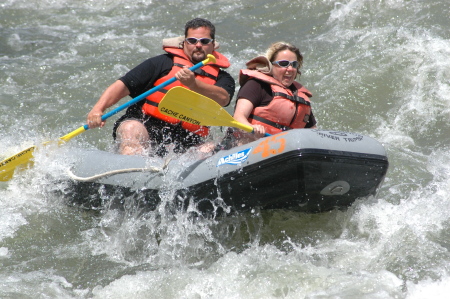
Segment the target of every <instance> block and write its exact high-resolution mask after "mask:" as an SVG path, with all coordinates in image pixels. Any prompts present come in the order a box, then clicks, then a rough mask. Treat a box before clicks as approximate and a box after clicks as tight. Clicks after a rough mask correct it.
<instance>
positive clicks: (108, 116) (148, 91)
mask: <svg viewBox="0 0 450 299" xmlns="http://www.w3.org/2000/svg"><path fill="white" fill-rule="evenodd" d="M204 61H205V60H204ZM204 61H201V62H199V63H197V64H196V65H194V66H192V67H190V68H189V69H190V70H191V71H195V70H196V69H198V68H201V67H202V66H204V65H205V64H206V63H205V62H204ZM175 81H177V78H175V77H172V78H170V79H169V80H167V81H165V82H163V83H161V84H159V85H157V86H155V87H153V88H152V89H150V90H147V91H146V92H144V93H143V94H141V95H139V96H137V97H135V98H133V99H132V100H131V101H128V102H126V103H125V104H122V105H121V106H119V107H117V108H116V109H114V110H111V111H110V112H108V113H105V114H103V115H102V120H103V121H105V120H106V119H108V118H110V117H111V116H113V115H115V114H117V113H118V112H120V111H122V110H123V109H125V108H128V107H130V106H131V105H134V104H136V103H137V102H139V101H141V100H143V99H144V98H146V97H147V96H149V95H151V94H152V93H154V92H156V91H158V90H160V89H161V88H164V87H166V86H167V85H170V84H172V83H173V82H175ZM83 127H84V129H85V130H89V126H88V125H87V124H86V125H84V126H83Z"/></svg>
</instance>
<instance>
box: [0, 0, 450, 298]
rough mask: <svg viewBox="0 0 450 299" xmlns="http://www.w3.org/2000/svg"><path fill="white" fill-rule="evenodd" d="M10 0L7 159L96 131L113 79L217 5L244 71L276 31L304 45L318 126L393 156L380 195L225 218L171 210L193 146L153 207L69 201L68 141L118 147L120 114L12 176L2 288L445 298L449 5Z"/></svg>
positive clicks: (4, 114) (2, 92)
mask: <svg viewBox="0 0 450 299" xmlns="http://www.w3.org/2000/svg"><path fill="white" fill-rule="evenodd" d="M173 4H176V5H177V7H189V9H175V10H174V9H171V5H173ZM0 8H1V9H0V19H1V20H2V21H1V24H0V32H1V35H0V65H1V67H0V78H1V80H0V155H1V156H2V157H3V156H4V157H6V156H10V155H13V154H15V153H17V152H18V151H20V150H22V149H24V148H27V147H29V146H30V145H33V144H35V145H36V144H38V145H40V144H42V142H45V141H47V140H56V139H57V138H58V137H60V136H62V135H65V134H67V133H68V132H70V131H72V130H74V129H76V128H78V127H79V126H80V125H82V124H84V121H85V117H86V114H87V112H88V111H89V109H90V107H91V106H92V105H93V103H95V101H96V100H97V99H98V97H99V96H100V94H101V92H102V91H103V90H104V89H105V88H106V87H107V86H108V85H109V84H110V83H112V82H113V81H114V80H115V79H117V78H118V77H120V76H121V75H122V74H124V73H125V72H126V71H127V70H129V69H130V68H132V67H134V66H135V65H137V64H138V63H139V62H141V61H143V60H144V59H146V58H148V57H151V56H153V55H156V54H159V53H161V39H162V38H165V37H173V36H177V35H180V34H182V31H183V26H184V23H185V22H186V21H187V20H188V19H190V18H192V17H195V16H203V17H207V18H210V19H211V20H213V21H214V22H215V23H216V25H217V38H218V40H219V42H220V43H221V48H220V50H221V52H222V53H224V54H225V55H226V56H227V57H229V58H230V60H231V61H232V62H233V65H232V67H231V68H230V69H229V71H230V73H232V74H233V76H234V78H235V79H237V74H238V71H239V69H240V68H242V67H243V66H244V65H245V62H246V61H247V60H248V59H250V58H252V57H253V56H256V55H258V54H260V53H262V52H263V51H264V49H265V48H266V47H267V46H268V44H269V43H270V42H273V41H277V40H286V41H290V42H292V43H294V44H296V45H298V46H299V47H300V49H301V51H302V53H303V54H304V57H305V62H304V68H303V70H302V76H301V79H300V81H301V82H302V83H303V84H305V86H306V87H307V88H308V89H310V90H311V91H312V92H313V94H314V96H313V98H312V102H313V109H314V113H315V115H316V117H317V118H318V120H319V127H321V128H333V129H339V130H348V131H354V132H359V133H362V134H366V135H369V136H372V137H374V138H376V139H378V140H380V141H381V142H383V144H384V145H385V146H386V149H387V151H388V156H389V161H390V169H389V172H388V175H387V177H386V180H385V182H384V184H383V187H382V188H381V190H380V192H379V194H378V196H377V199H374V198H372V199H370V200H366V201H358V202H356V203H355V205H354V206H353V207H352V208H350V209H349V210H347V211H332V212H330V213H325V214H318V215H305V214H299V213H294V212H289V211H272V212H260V211H257V210H255V211H252V212H249V213H247V214H243V215H236V216H231V217H227V218H217V219H202V218H201V217H198V216H196V214H195V213H194V212H195V209H196V208H195V206H194V205H192V206H190V207H189V208H188V211H189V212H188V213H183V212H179V211H174V210H173V209H172V207H171V202H172V201H173V196H174V195H173V185H171V178H173V177H174V176H175V175H176V173H177V171H179V170H180V169H183V168H184V167H186V166H188V165H190V164H189V163H192V161H193V160H195V157H193V156H188V155H187V156H186V157H185V158H184V159H185V160H182V161H181V162H180V163H179V165H177V167H179V168H178V169H177V168H174V169H171V170H170V172H171V173H169V174H168V175H167V177H166V179H167V187H166V189H165V190H164V192H163V193H162V196H163V203H162V204H161V205H160V206H159V207H158V209H157V210H156V211H153V212H143V211H140V210H138V209H136V207H135V206H133V201H132V200H130V201H129V202H126V205H125V206H126V208H125V210H124V211H118V210H112V209H108V208H106V209H105V210H103V211H97V212H86V211H81V210H78V209H76V208H73V207H68V206H66V205H65V201H64V199H63V198H62V196H61V195H58V191H60V190H63V191H64V190H65V188H67V185H66V182H64V180H61V178H64V177H66V174H65V171H66V169H67V167H69V165H70V163H71V162H72V161H73V158H74V157H71V156H70V153H71V151H70V149H74V148H78V147H81V148H99V149H106V150H109V149H111V137H110V131H111V127H112V123H113V119H111V121H109V122H107V126H106V127H105V128H104V129H101V130H89V131H88V132H85V133H83V134H82V135H80V136H78V137H76V138H74V140H71V141H70V142H68V143H67V144H65V145H64V146H61V147H57V146H50V147H45V148H43V149H40V150H38V151H36V154H35V165H34V167H33V168H31V169H29V170H27V171H25V172H23V173H20V174H18V175H17V176H16V177H15V179H14V180H12V181H10V182H8V183H0V264H1V265H2V266H1V267H0V297H8V296H13V295H14V296H19V297H20V296H22V297H25V296H29V297H32V296H34V295H35V294H36V293H39V294H42V296H47V297H56V298H90V297H94V298H108V297H114V298H129V297H134V298H338V297H341V298H408V299H411V298H413V299H416V298H446V297H445V296H446V295H447V294H448V292H449V287H448V284H449V277H450V267H449V260H450V258H449V250H450V243H449V241H448V240H450V236H449V231H450V221H449V217H448V213H447V211H448V210H449V209H450V207H449V205H450V204H449V200H448V198H449V191H448V190H449V186H450V181H449V177H450V166H448V165H450V163H449V162H450V155H449V154H448V152H449V151H448V149H449V146H448V144H449V141H450V139H449V134H448V133H447V132H449V130H450V127H449V126H450V125H449V124H450V123H449V121H448V119H449V108H448V107H449V103H450V85H449V83H448V78H449V76H450V61H449V60H448V57H449V54H450V53H449V51H450V50H449V49H450V45H449V35H448V28H449V26H450V24H449V21H448V3H447V2H446V1H444V0H441V1H434V2H430V3H424V2H423V1H419V0H412V1H408V2H407V4H405V2H404V1H399V0H398V1H395V0H391V1H382V2H373V1H369V0H367V1H364V0H350V1H341V2H333V1H313V0H311V1H282V2H281V4H280V2H274V1H265V0H251V1H246V2H241V1H234V0H223V1H207V2H205V1H200V0H198V1H184V0H182V1H166V2H161V1H150V0H144V1H142V0H141V1H128V2H127V3H123V1H116V0H113V1H106V0H105V1H93V0H92V1H67V0H45V1H37V0H31V1H30V0H5V1H3V2H2V3H1V4H0ZM228 109H229V111H232V106H230V107H229V108H228ZM214 133H215V134H216V135H215V136H214V138H215V140H219V139H220V137H221V134H222V132H221V131H220V130H218V129H215V130H214ZM191 154H195V153H191ZM171 175H174V176H171ZM99 192H101V190H99ZM59 194H60V193H59ZM218 203H220V199H218ZM191 212H192V213H191Z"/></svg>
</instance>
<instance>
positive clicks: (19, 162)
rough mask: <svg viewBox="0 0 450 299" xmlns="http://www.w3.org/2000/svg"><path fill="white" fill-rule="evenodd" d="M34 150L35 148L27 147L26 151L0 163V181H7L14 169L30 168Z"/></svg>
mask: <svg viewBox="0 0 450 299" xmlns="http://www.w3.org/2000/svg"><path fill="white" fill-rule="evenodd" d="M35 148H36V147H35V146H32V147H29V148H27V149H26V150H23V151H21V152H20V153H18V154H16V155H14V156H11V157H9V158H6V159H5V160H3V161H1V162H0V181H2V182H6V181H9V180H10V179H11V178H12V176H13V174H14V171H15V170H16V169H18V168H23V167H26V166H30V164H31V163H32V161H31V158H33V151H34V149H35Z"/></svg>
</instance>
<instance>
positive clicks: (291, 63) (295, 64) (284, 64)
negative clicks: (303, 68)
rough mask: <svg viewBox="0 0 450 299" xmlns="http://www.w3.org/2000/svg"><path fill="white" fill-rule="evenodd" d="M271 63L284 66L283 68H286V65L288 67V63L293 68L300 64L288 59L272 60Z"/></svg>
mask: <svg viewBox="0 0 450 299" xmlns="http://www.w3.org/2000/svg"><path fill="white" fill-rule="evenodd" d="M272 64H276V65H278V66H281V67H285V68H287V67H289V66H290V65H292V67H293V68H294V69H296V68H298V67H299V65H300V64H299V63H298V61H297V60H294V61H289V60H277V61H274V62H272Z"/></svg>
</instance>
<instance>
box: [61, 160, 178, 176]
mask: <svg viewBox="0 0 450 299" xmlns="http://www.w3.org/2000/svg"><path fill="white" fill-rule="evenodd" d="M170 160H171V158H168V159H166V160H165V161H164V164H163V166H162V167H156V166H151V167H144V168H125V169H116V170H111V171H107V172H104V173H99V174H96V175H93V176H89V177H79V176H77V175H76V174H74V173H73V172H72V170H71V169H70V168H69V169H67V175H68V176H69V177H70V178H71V179H73V180H75V181H79V182H93V181H96V180H98V179H101V178H105V177H108V176H112V175H115V174H121V173H130V172H154V173H162V172H163V171H164V170H165V169H166V168H167V166H168V165H169V162H170Z"/></svg>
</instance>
